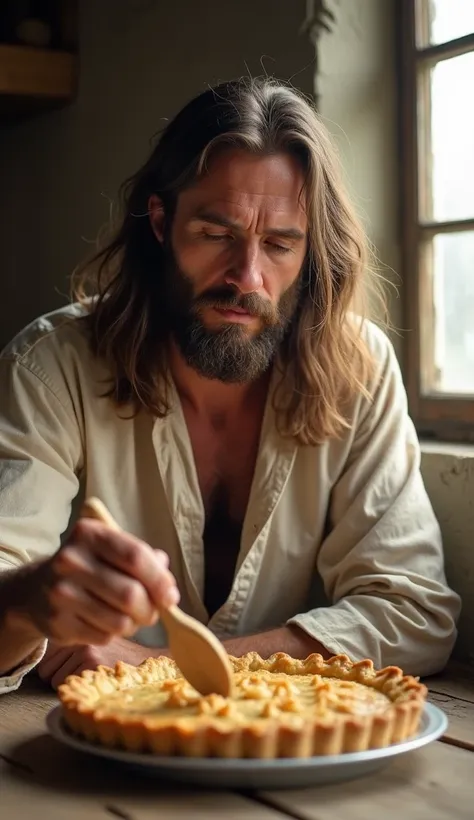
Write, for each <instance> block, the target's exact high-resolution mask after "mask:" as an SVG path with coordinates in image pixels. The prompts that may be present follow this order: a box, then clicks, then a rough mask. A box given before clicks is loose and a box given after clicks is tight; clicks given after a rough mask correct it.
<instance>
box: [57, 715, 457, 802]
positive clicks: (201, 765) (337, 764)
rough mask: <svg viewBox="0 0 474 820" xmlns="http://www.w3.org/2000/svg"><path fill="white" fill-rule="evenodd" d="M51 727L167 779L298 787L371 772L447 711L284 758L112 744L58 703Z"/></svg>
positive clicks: (82, 747)
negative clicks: (374, 742) (85, 733)
mask: <svg viewBox="0 0 474 820" xmlns="http://www.w3.org/2000/svg"><path fill="white" fill-rule="evenodd" d="M46 723H47V726H48V729H49V731H50V732H51V734H52V735H53V737H55V738H56V739H57V740H59V741H61V742H62V743H66V744H67V745H68V746H72V748H73V749H78V750H79V751H81V752H87V753H89V754H93V755H98V756H99V757H103V758H106V759H108V760H111V761H117V762H119V763H121V764H126V765H127V766H128V767H131V768H133V769H135V771H136V770H137V769H139V770H140V771H142V772H143V773H144V774H147V775H152V776H154V777H155V778H156V779H157V780H158V779H159V780H163V781H165V782H166V783H170V782H172V783H182V784H183V783H185V784H186V785H196V786H203V787H206V788H211V789H215V788H218V789H297V788H302V787H306V786H316V785H319V784H322V783H335V782H337V781H341V780H350V779H352V778H355V777H361V776H363V775H367V774H371V773H372V772H375V771H377V770H378V769H381V768H382V767H383V766H385V765H386V764H387V763H389V761H390V760H392V759H393V758H395V757H397V756H398V755H401V754H405V753H406V752H410V751H412V750H413V749H419V748H420V746H425V745H426V744H427V743H431V742H432V741H433V740H436V739H437V738H438V737H440V736H441V735H442V734H444V732H445V731H446V728H447V726H448V720H447V717H446V715H445V714H444V712H442V711H441V709H438V707H437V706H434V705H433V704H432V703H427V704H426V706H425V709H424V712H423V715H422V719H421V725H420V730H419V732H418V734H417V735H415V736H414V737H413V738H411V739H410V740H406V741H404V742H403V743H396V744H394V745H393V746H389V747H388V748H386V749H371V750H369V751H367V752H354V753H349V754H343V755H335V756H332V757H311V758H307V759H305V758H303V759H299V758H280V759H278V760H252V759H248V760H232V759H219V758H204V759H202V758H186V757H158V756H155V755H152V754H146V753H134V752H126V751H123V750H121V749H106V748H105V747H102V746H98V745H95V744H94V743H91V742H90V741H87V740H83V739H81V738H80V737H76V736H75V735H73V734H72V733H71V732H70V731H69V730H68V729H67V727H66V725H65V723H64V721H63V719H62V708H61V706H56V707H55V708H54V709H53V710H52V711H51V712H50V713H49V714H48V715H47V717H46Z"/></svg>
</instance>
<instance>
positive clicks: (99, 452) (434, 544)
mask: <svg viewBox="0 0 474 820" xmlns="http://www.w3.org/2000/svg"><path fill="white" fill-rule="evenodd" d="M366 280H367V271H366V245H365V239H364V236H363V233H362V231H361V228H360V227H359V225H358V223H357V221H356V218H355V216H354V214H353V212H352V209H351V207H350V204H349V203H348V200H347V199H346V196H345V193H344V191H343V188H342V185H341V182H340V179H339V176H338V172H337V167H336V162H335V158H334V155H333V150H332V148H331V145H330V142H329V139H328V136H327V134H326V132H325V130H324V128H323V126H322V125H321V123H320V121H319V119H318V117H317V115H316V114H315V113H314V112H313V110H312V108H311V106H310V105H309V104H308V103H307V102H306V101H305V100H304V99H303V98H301V97H300V96H299V95H298V94H297V93H296V92H294V91H292V90H291V89H289V88H287V87H285V86H282V85H279V84H278V83H276V82H274V81H271V80H254V81H238V82H230V83H226V84H223V85H221V86H219V87H218V88H216V89H213V90H210V91H207V92H206V93H204V94H202V95H201V96H199V97H197V98H196V99H195V100H193V101H191V102H190V103H189V104H188V105H187V106H186V107H185V108H184V109H183V110H182V111H181V112H180V113H179V114H178V116H177V117H176V118H175V119H174V120H173V121H172V122H171V123H170V124H169V125H168V127H167V128H166V129H165V131H164V133H163V135H162V137H161V139H160V140H159V142H158V144H157V145H156V147H155V149H154V150H153V152H152V154H151V156H150V158H149V159H148V161H147V162H146V163H145V165H144V166H143V167H142V168H141V169H140V170H139V171H138V173H137V174H136V175H135V176H134V177H133V178H132V179H131V180H129V181H128V183H127V185H126V187H125V191H124V212H123V220H122V222H121V224H119V225H118V227H117V229H116V232H115V234H114V235H113V236H112V237H111V238H110V241H109V243H108V244H106V245H105V246H104V247H103V248H102V250H100V251H99V252H98V254H97V255H96V257H95V258H94V259H93V260H92V261H91V262H90V263H88V264H87V265H86V266H85V268H84V269H83V270H82V271H81V272H80V274H79V278H78V280H77V281H76V304H75V305H73V306H71V307H69V308H66V309H63V310H61V311H58V312H56V313H54V314H51V315H49V316H47V317H42V318H41V319H40V320H38V321H37V322H35V323H33V325H32V326H30V327H29V328H27V329H26V330H25V331H23V333H22V334H20V335H19V337H18V338H16V339H15V340H14V341H13V342H12V343H11V344H10V346H9V347H8V348H7V350H6V351H4V353H3V356H2V358H1V364H0V366H1V371H0V378H1V383H0V385H1V386H0V404H1V416H2V423H1V426H0V430H1V432H0V436H1V441H0V456H1V467H0V471H1V478H0V514H1V519H0V544H1V545H2V548H1V568H2V574H1V575H0V582H1V585H2V586H1V590H0V608H1V612H0V615H1V617H0V675H2V676H3V679H2V681H1V684H0V685H1V686H2V687H3V691H8V690H9V689H13V688H15V687H16V686H18V685H19V683H20V681H21V679H22V677H23V676H24V675H25V674H26V672H28V671H29V670H30V669H32V668H33V667H34V666H35V665H38V668H39V673H40V675H41V676H42V677H43V678H44V679H45V680H50V681H51V682H52V684H53V686H57V685H58V684H59V683H60V682H61V681H63V680H64V678H65V677H66V676H67V675H68V674H71V673H77V672H80V671H81V670H83V669H84V668H94V667H95V666H96V665H97V664H98V663H105V664H108V665H111V664H114V663H115V662H116V661H117V660H118V659H122V660H124V661H127V662H129V663H135V664H138V663H140V662H141V661H142V660H143V659H144V658H145V657H148V656H150V655H152V654H154V653H155V654H161V653H162V652H166V649H165V648H164V647H165V640H166V636H165V635H163V633H162V632H161V631H160V627H159V623H157V610H158V609H159V608H160V607H163V606H167V605H169V603H170V602H172V601H177V600H178V598H179V596H180V597H181V602H182V606H183V608H184V609H185V610H187V611H188V612H190V613H191V614H193V615H194V616H196V617H197V618H199V619H201V620H202V621H204V622H206V623H208V624H209V626H210V628H211V629H212V630H214V632H215V633H216V634H218V635H219V636H220V637H221V638H222V640H223V641H224V643H225V646H226V647H227V649H228V651H229V652H230V653H232V654H235V655H239V654H243V653H245V652H247V651H250V650H256V651H258V652H259V653H261V654H262V655H264V656H268V655H270V654H271V653H273V652H275V651H279V650H281V651H285V652H288V653H289V654H291V655H293V656H296V657H306V656H307V655H308V654H310V653H311V652H320V653H322V654H323V655H324V656H329V655H331V654H334V653H339V652H344V653H347V654H348V655H349V656H351V658H353V659H360V658H364V657H370V658H372V659H373V661H374V663H375V664H376V665H377V666H381V665H386V664H399V665H402V666H403V667H404V668H405V669H406V671H407V672H411V673H415V674H416V673H418V674H426V673H430V672H434V671H436V670H438V669H439V668H440V667H442V666H443V665H444V663H445V662H446V660H447V658H448V656H449V654H450V652H451V649H452V647H453V644H454V640H455V635H456V628H455V622H456V618H457V616H458V612H459V600H458V597H457V596H456V595H455V594H454V593H453V592H452V591H451V590H450V589H449V588H448V587H447V585H446V580H445V576H444V570H443V555H442V546H441V539H440V533H439V529H438V525H437V523H436V520H435V517H434V515H433V511H432V508H431V506H430V503H429V501H428V498H427V495H426V493H425V490H424V487H423V484H422V480H421V477H420V472H419V449H418V443H417V439H416V435H415V432H414V429H413V426H412V424H411V422H410V420H409V418H408V415H407V407H406V396H405V391H404V388H403V384H402V380H401V376H400V372H399V369H398V366H397V362H396V359H395V356H394V353H393V350H392V347H391V345H390V343H389V342H388V340H387V338H386V336H385V335H384V334H383V333H382V332H381V331H379V330H378V329H377V328H376V327H375V326H374V325H373V324H371V323H370V322H368V321H365V320H364V319H363V307H362V305H361V299H362V296H363V290H364V288H365V285H366ZM89 297H92V298H89ZM79 303H80V304H79ZM81 493H83V494H84V493H85V495H96V496H98V497H100V498H101V499H102V501H103V502H104V503H105V504H106V506H107V507H108V508H109V510H110V512H111V513H112V515H113V516H114V517H115V518H116V519H117V521H118V522H119V524H120V525H121V527H122V528H123V529H124V530H125V531H126V532H125V533H124V534H116V533H114V532H109V531H108V530H107V528H106V527H104V526H103V525H101V524H100V523H98V522H96V521H90V520H83V519H80V520H79V521H78V522H77V523H76V525H75V526H74V527H73V528H72V530H71V531H70V532H68V533H67V534H66V536H65V537H64V538H63V543H62V546H61V548H60V549H58V547H59V545H60V541H61V534H64V533H65V532H66V531H67V529H68V524H69V520H70V516H71V505H72V504H73V501H74V500H75V499H78V498H80V496H81ZM313 581H315V583H313ZM318 581H320V583H319V586H318ZM178 589H179V592H178Z"/></svg>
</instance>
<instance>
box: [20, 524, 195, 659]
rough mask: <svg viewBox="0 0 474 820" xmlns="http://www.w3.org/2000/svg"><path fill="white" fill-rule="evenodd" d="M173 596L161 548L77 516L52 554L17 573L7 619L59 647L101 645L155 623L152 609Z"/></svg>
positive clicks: (164, 604) (175, 597) (173, 585)
mask: <svg viewBox="0 0 474 820" xmlns="http://www.w3.org/2000/svg"><path fill="white" fill-rule="evenodd" d="M178 600H179V593H178V590H177V587H176V582H175V580H174V578H173V576H172V575H171V573H170V572H169V570H168V557H167V555H166V554H165V553H164V552H162V551H161V550H153V549H152V548H151V547H150V546H149V545H148V544H145V543H144V542H143V541H140V540H139V539H138V538H134V537H133V536H131V535H128V534H127V533H125V532H115V531H113V530H111V529H109V528H108V527H106V526H104V524H102V523H101V522H98V521H94V520H90V519H82V520H80V521H79V522H78V523H77V524H76V527H75V528H74V530H73V533H72V535H71V537H70V539H69V541H68V543H67V544H65V545H64V546H63V547H62V548H61V549H60V550H59V551H58V552H57V553H56V554H55V555H54V556H53V557H52V558H50V559H48V560H47V561H44V562H41V563H40V564H37V565H36V566H34V567H29V568H28V572H26V573H25V574H24V576H23V577H19V578H18V583H17V590H16V595H15V597H14V602H13V605H12V608H11V622H12V623H13V622H14V621H17V622H18V629H19V631H22V632H23V633H25V634H26V632H28V634H31V636H33V635H36V636H38V638H43V637H45V638H48V639H49V640H52V641H53V642H54V643H55V644H59V645H62V646H77V645H78V644H81V645H91V646H105V645H106V644H108V643H109V641H110V640H111V639H112V638H114V637H119V636H121V637H124V636H127V635H133V634H134V633H135V632H136V630H137V629H138V628H139V627H140V626H150V625H151V624H153V623H155V622H156V620H157V618H158V610H159V609H160V608H162V607H167V606H169V605H170V604H172V603H177V602H178Z"/></svg>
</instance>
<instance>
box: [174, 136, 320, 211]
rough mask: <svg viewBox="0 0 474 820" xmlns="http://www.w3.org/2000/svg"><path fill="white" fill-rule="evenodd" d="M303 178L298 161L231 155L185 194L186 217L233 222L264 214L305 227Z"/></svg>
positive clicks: (220, 159)
mask: <svg viewBox="0 0 474 820" xmlns="http://www.w3.org/2000/svg"><path fill="white" fill-rule="evenodd" d="M302 188H303V175H302V173H301V170H300V169H299V167H298V165H297V164H296V162H295V161H291V158H289V160H288V158H287V157H286V156H285V155H283V157H281V156H280V155H279V156H275V157H253V156H252V155H248V154H243V153H242V152H240V153H237V154H235V153H229V154H227V155H223V156H221V157H219V158H218V159H217V160H216V161H215V162H214V163H212V164H211V165H210V166H209V168H208V170H207V173H206V174H205V175H204V176H203V177H201V178H200V179H198V180H196V182H195V183H194V185H193V186H192V187H190V188H188V190H187V191H185V192H183V194H182V204H183V205H184V208H185V211H186V215H187V216H189V217H193V218H199V216H200V215H202V216H203V217H205V216H206V213H213V214H216V213H217V214H220V215H222V216H227V217H228V218H229V219H234V220H238V219H239V218H241V217H245V212H249V211H255V210H258V211H264V212H265V213H267V214H268V216H269V218H271V219H276V220H278V219H279V217H280V216H281V217H282V218H283V219H285V222H288V220H289V219H290V220H291V221H293V222H296V223H298V227H303V223H305V221H306V217H305V198H304V195H302Z"/></svg>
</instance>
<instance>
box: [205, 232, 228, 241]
mask: <svg viewBox="0 0 474 820" xmlns="http://www.w3.org/2000/svg"><path fill="white" fill-rule="evenodd" d="M203 236H204V238H205V239H209V241H210V242H221V241H222V240H223V239H232V236H230V235H229V234H227V233H206V232H204V233H203Z"/></svg>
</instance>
